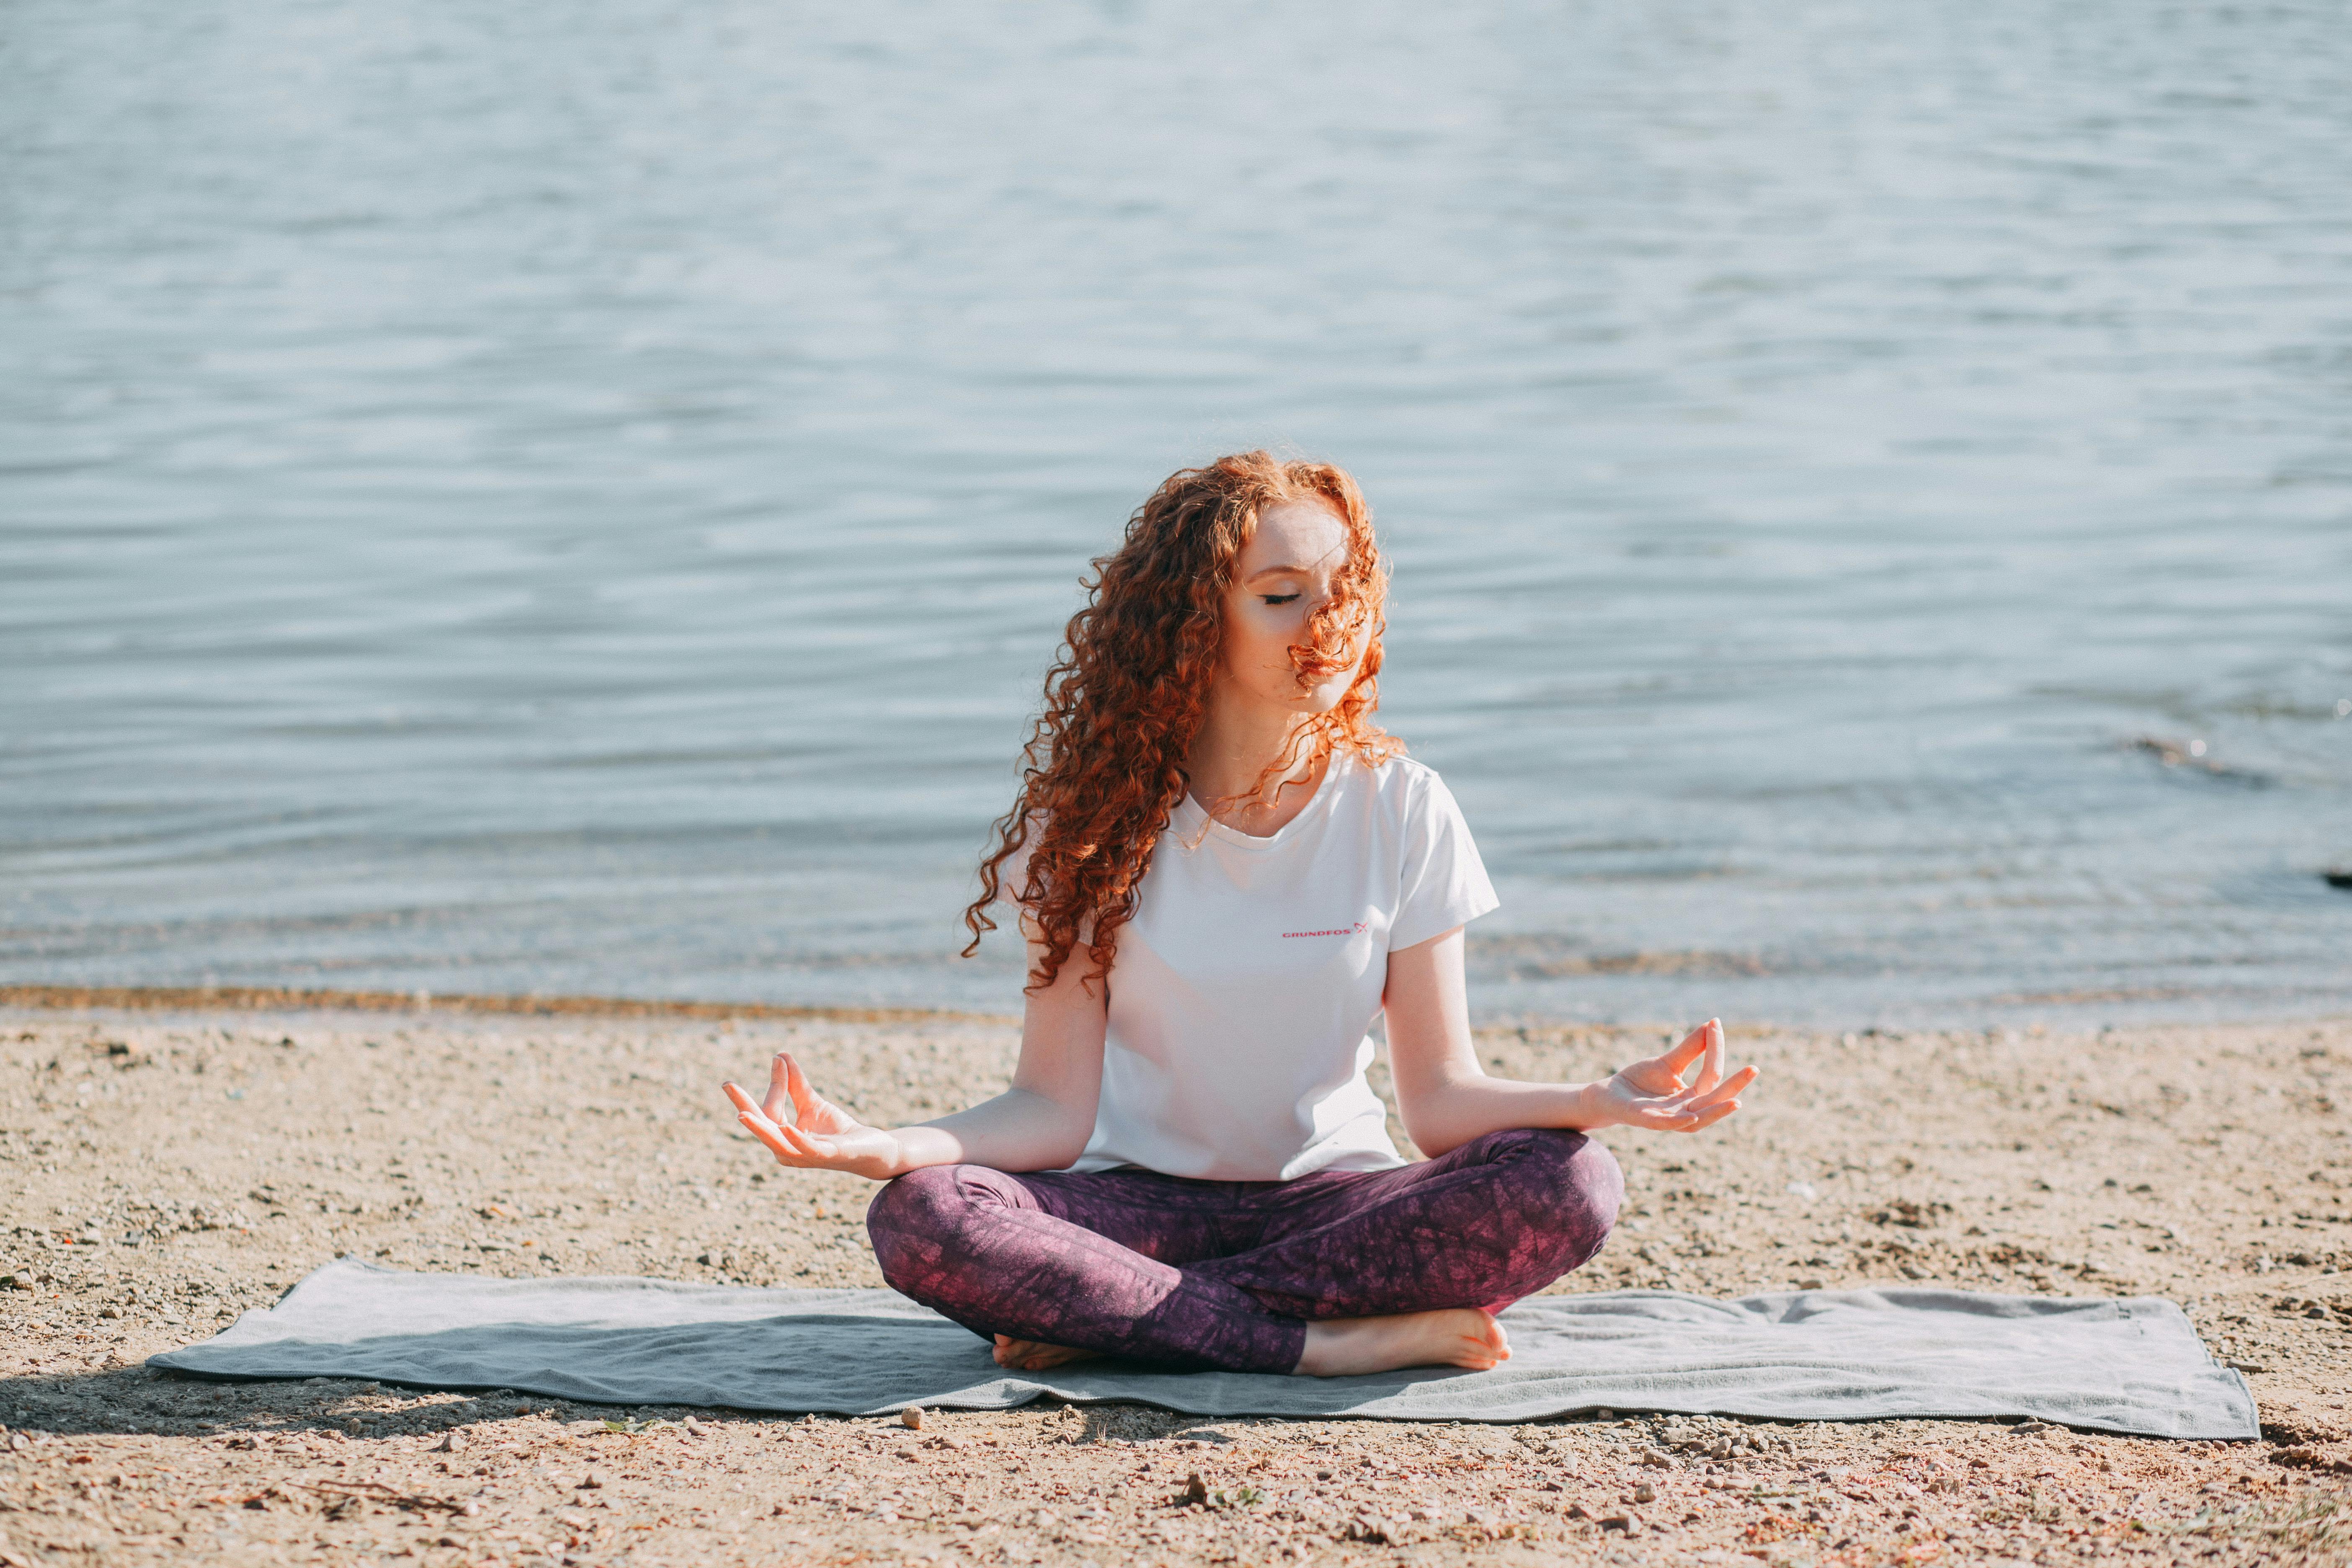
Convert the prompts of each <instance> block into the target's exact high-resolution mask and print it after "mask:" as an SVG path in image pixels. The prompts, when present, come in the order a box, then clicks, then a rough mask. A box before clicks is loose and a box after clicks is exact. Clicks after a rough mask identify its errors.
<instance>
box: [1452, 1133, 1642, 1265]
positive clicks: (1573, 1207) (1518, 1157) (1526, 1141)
mask: <svg viewBox="0 0 2352 1568" xmlns="http://www.w3.org/2000/svg"><path fill="white" fill-rule="evenodd" d="M1489 1139H1491V1140H1493V1141H1494V1142H1495V1147H1494V1148H1493V1149H1492V1151H1491V1152H1489V1153H1488V1158H1490V1159H1493V1160H1495V1161H1496V1162H1497V1163H1505V1164H1507V1165H1508V1166H1510V1167H1511V1168H1512V1170H1513V1173H1514V1175H1515V1176H1516V1177H1517V1179H1516V1180H1514V1181H1512V1182H1511V1183H1510V1185H1511V1187H1512V1188H1513V1190H1514V1193H1515V1195H1516V1196H1517V1200H1518V1204H1519V1205H1521V1207H1520V1217H1521V1218H1522V1219H1523V1220H1524V1221H1525V1222H1526V1223H1527V1224H1528V1226H1529V1227H1530V1228H1531V1229H1533V1230H1534V1231H1536V1232H1537V1233H1538V1234H1540V1235H1542V1236H1545V1237H1549V1239H1550V1240H1551V1241H1552V1243H1553V1245H1554V1247H1556V1248H1557V1251H1556V1253H1555V1256H1554V1258H1553V1259H1552V1261H1554V1262H1556V1263H1557V1265H1558V1273H1559V1274H1564V1273H1567V1272H1568V1271H1569V1270H1570V1269H1572V1268H1581V1267H1582V1266H1583V1265H1584V1264H1585V1263H1587V1262H1588V1261H1590V1260H1591V1258H1592V1257H1593V1256H1594V1255H1595V1254H1597V1253H1598V1252H1599V1251H1600V1250H1601V1244H1602V1243H1603V1242H1605V1241H1607V1240H1608V1239H1609V1232H1610V1231H1611V1229H1612V1227H1614V1226H1615V1225H1616V1223H1617V1211H1618V1209H1619V1207H1620V1206H1621V1205H1622V1204H1623V1203H1624V1201H1625V1173H1624V1172H1623V1171H1622V1170H1621V1169H1619V1167H1618V1164H1617V1157H1616V1156H1615V1155H1613V1154H1612V1153H1610V1152H1609V1151H1608V1149H1607V1148H1606V1147H1605V1146H1604V1145H1602V1144H1601V1143H1600V1142H1597V1141H1596V1140H1594V1139H1592V1138H1591V1137H1588V1136H1586V1135H1585V1134H1584V1133H1581V1132H1578V1131H1572V1130H1570V1129H1569V1128H1564V1127H1521V1128H1514V1129H1511V1130H1510V1131H1503V1132H1491V1133H1488V1134H1487V1135H1486V1138H1485V1139H1480V1140H1479V1141H1478V1142H1480V1143H1485V1142H1487V1141H1488V1140H1489ZM1474 1147H1475V1145H1474ZM1554 1277H1555V1278H1557V1274H1556V1275H1555V1276H1554Z"/></svg>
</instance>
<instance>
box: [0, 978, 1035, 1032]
mask: <svg viewBox="0 0 2352 1568" xmlns="http://www.w3.org/2000/svg"><path fill="white" fill-rule="evenodd" d="M11 1007H20V1008H25V1009H27V1010H40V1011H45V1012H46V1011H57V1012H126V1013H187V1012H229V1013H414V1014H430V1013H436V1012H439V1013H463V1014H473V1015H476V1016H488V1017H533V1018H707V1019H712V1020H719V1019H727V1018H750V1019H759V1020H763V1021H764V1020H772V1019H786V1018H804V1019H818V1020H823V1021H824V1022H828V1023H839V1024H916V1023H926V1022H953V1023H974V1024H1003V1023H1013V1022H1017V1020H1015V1019H1013V1018H1012V1017H1010V1016H1007V1015H1004V1014H1002V1013H972V1012H964V1011H961V1010H959V1009H956V1008H952V1007H828V1006H814V1005H812V1006H803V1005H794V1004H789V1003H781V1002H698V1001H683V1000H672V999H669V998H667V997H658V996H652V997H636V996H570V995H556V996H545V995H541V994H538V993H536V992H524V993H523V994H520V995H502V994H470V993H464V992H454V993H443V992H435V991H422V990H419V991H333V990H324V989H320V990H311V989H304V988H299V987H295V986H287V985H7V984H0V1010H5V1009H6V1008H11Z"/></svg>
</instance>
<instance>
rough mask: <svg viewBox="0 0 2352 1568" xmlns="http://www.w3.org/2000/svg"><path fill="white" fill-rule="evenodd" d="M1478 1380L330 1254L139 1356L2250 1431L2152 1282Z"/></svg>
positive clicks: (1841, 1315)
mask: <svg viewBox="0 0 2352 1568" xmlns="http://www.w3.org/2000/svg"><path fill="white" fill-rule="evenodd" d="M1503 1323H1504V1326H1505V1327H1506V1328H1507V1329H1508V1330H1509V1331H1510V1336H1511V1346H1512V1352H1513V1353H1512V1356H1511V1359H1510V1360H1509V1361H1508V1362H1507V1363H1504V1364H1503V1365H1502V1366H1500V1367H1498V1368H1496V1370H1494V1371H1492V1372H1478V1373H1472V1372H1459V1371H1449V1370H1446V1369H1444V1368H1422V1369H1419V1370H1416V1371H1412V1372H1393V1373H1381V1374H1379V1375H1377V1376H1372V1377H1333V1378H1313V1377H1281V1376H1276V1375H1273V1374H1269V1373H1227V1372H1191V1373H1179V1372H1155V1371H1151V1370H1150V1369H1148V1368H1144V1367H1139V1366H1136V1365H1134V1364H1131V1363H1118V1362H1109V1361H1096V1362H1080V1363H1075V1364H1072V1365H1069V1366H1065V1367H1060V1368H1057V1369H1055V1371H1053V1372H1050V1373H1039V1374H1035V1375H1030V1374H1014V1373H1006V1372H1005V1371H1003V1369H1002V1368H1000V1367H998V1366H997V1365H996V1364H995V1363H993V1362H992V1361H991V1360H990V1359H989V1354H988V1347H987V1346H986V1345H985V1344H984V1343H983V1342H982V1341H981V1340H980V1339H979V1338H977V1337H976V1336H975V1335H973V1334H971V1333H970V1332H968V1331H965V1330H963V1329H961V1328H958V1327H957V1326H956V1325H955V1324H953V1323H950V1322H949V1321H947V1320H945V1319H943V1318H940V1317H939V1316H937V1315H936V1314H934V1313H932V1312H930V1311H929V1310H925V1309H923V1308H921V1307H918V1306H916V1305H915V1304H914V1303H912V1302H910V1301H908V1300H906V1299H905V1298H903V1297H900V1296H898V1295H894V1294H893V1293H891V1292H890V1291H887V1290H780V1289H740V1288H735V1287H729V1286H714V1285H680V1284H675V1283H672V1282H670V1281H668V1280H662V1279H485V1278H482V1277H479V1276H475V1275H462V1274H460V1275H449V1274H407V1273H403V1272H401V1271H399V1270H396V1269H390V1268H377V1267H375V1266H373V1265H372V1264H365V1263H357V1262H341V1263H332V1264H329V1265H328V1266H327V1267H326V1268H321V1269H320V1270H319V1271H318V1272H316V1273H314V1274H312V1275H311V1276H310V1278H308V1279H304V1280H303V1281H302V1282H301V1283H300V1284H299V1285H298V1286H296V1287H295V1288H294V1289H292V1290H291V1291H289V1293H288V1294H287V1296H286V1298H285V1299H284V1300H281V1301H280V1302H278V1305H277V1306H276V1307H274V1308H271V1309H269V1310H265V1311H254V1312H247V1313H246V1314H245V1315H244V1316H243V1317H241V1318H239V1319H238V1320H237V1321H236V1325H235V1326H234V1327H232V1328H231V1329H229V1330H228V1331H227V1332H226V1333H224V1334H221V1335H220V1336H219V1337H217V1338H215V1339H212V1340H207V1341H205V1342H204V1343H202V1344H198V1345H191V1346H189V1347H188V1348H187V1349H185V1350H178V1351H167V1352H164V1353H163V1354H162V1355H159V1356H155V1357H153V1358H152V1360H151V1362H150V1363H149V1364H151V1365H153V1366H159V1367H170V1368H174V1369H176V1370H179V1371H182V1372H191V1373H200V1374H202V1375H204V1376H207V1377H226V1378H269V1377H350V1378H372V1379H374V1380H377V1381H379V1382H383V1383H394V1384H409V1385H411V1386H414V1387H421V1388H510V1389H515V1390H517V1391H520V1392H523V1393H530V1394H549V1395H552V1396H555V1397H558V1398H564V1399H581V1400H591V1401H595V1402H598V1403H601V1404H608V1405H719V1406H730V1407H732V1408H735V1409H738V1410H774V1411H793V1412H801V1411H811V1410H817V1411H825V1412H830V1413H834V1414H838V1415H880V1414H884V1413H887V1412H889V1411H893V1410H897V1409H898V1408H900V1407H902V1406H904V1405H933V1406H940V1405H945V1406H950V1407H961V1408H964V1409H975V1410H1001V1409H1004V1408H1006V1407H1008V1406H1011V1405H1023V1404H1026V1403H1027V1402H1028V1401H1030V1400H1032V1399H1035V1398H1036V1397H1038V1396H1039V1395H1040V1394H1053V1395H1055V1396H1056V1397H1058V1398H1062V1399H1067V1400H1074V1401H1078V1402H1082V1403H1090V1402H1096V1401H1103V1400H1129V1401H1133V1402H1136V1403H1139V1404H1145V1405H1160V1406H1163V1407H1165V1408H1168V1409H1171V1410H1178V1411H1182V1412H1184V1413H1186V1414H1188V1415H1294V1416H1351V1417H1377V1418H1383V1419H1390V1420H1405V1421H1533V1420H1540V1419H1542V1418H1544V1417H1546V1416H1552V1415H1568V1414H1570V1413H1572V1412H1576V1411H1585V1410H1596V1409H1602V1408H1607V1409H1615V1410H1672V1411H1683V1412H1687V1413H1690V1414H1693V1415H1697V1414H1703V1413H1704V1414H1714V1415H1748V1416H1760V1417H1765V1418H1769V1419H1776V1420H1784V1421H1857V1420H1866V1419H1870V1418H1874V1417H1880V1416H1957V1417H1968V1416H2004V1415H2006V1416H2038V1417H2040V1418H2042V1420H2045V1421H2053V1422H2059V1423H2063V1425H2066V1426H2081V1427H2089V1428H2095V1429H2097V1430H2100V1431H2106V1432H2128V1433H2133V1434H2136V1435H2138V1436H2150V1437H2252V1436H2257V1434H2258V1426H2257V1423H2256V1419H2255V1415H2254V1401H2253V1395H2252V1393H2251V1392H2250V1391H2249V1390H2248V1388H2247V1387H2246V1381H2245V1379H2244V1378H2242V1377H2241V1376H2239V1375H2238V1373H2235V1372H2232V1371H2229V1370H2227V1369H2225V1368H2223V1367H2220V1366H2217V1365H2215V1364H2214V1363H2213V1361H2212V1358H2211V1357H2210V1356H2208V1355H2207V1354H2206V1353H2205V1347H2204V1346H2203V1345H2202V1344H2201V1343H2200V1342H2199V1341H2198V1338H2197V1331H2196V1330H2195V1329H2193V1328H2191V1327H2190V1326H2189V1320H2188V1318H2187V1317H2186V1316H2185V1315H2184V1314H2183V1313H2182V1312H2181V1310H2180V1309H2179V1308H2178V1307H2176V1306H2174V1305H2173V1304H2172V1303H2171V1302H2169V1301H2166V1300H2158V1299H2157V1298H2155V1297H2147V1296H2141V1297H2134V1298H2131V1299H2129V1300H2101V1299H2088V1300H2065V1299H2061V1298H2056V1297H2048V1296H1991V1295H1984V1294H1980V1293H1979V1292H1976V1291H1970V1290H1938V1289H1892V1288H1890V1289H1875V1290H1797V1291H1784V1292H1774V1293H1771V1294H1767V1295H1761V1296H1744V1297H1741V1298H1740V1299H1739V1300H1736V1301H1718V1300H1709V1299H1707V1298H1706V1297H1701V1296H1685V1295H1680V1294H1677V1293H1675V1292H1673V1291H1668V1290H1611V1291H1606V1292H1603V1293H1600V1294H1595V1295H1589V1296H1537V1297H1532V1298H1530V1299H1528V1300H1524V1301H1521V1302H1519V1303H1518V1304H1517V1305H1516V1306H1514V1307H1512V1308H1511V1309H1509V1310H1507V1311H1506V1312H1505V1313H1504V1314H1503Z"/></svg>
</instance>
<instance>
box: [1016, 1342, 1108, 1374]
mask: <svg viewBox="0 0 2352 1568" xmlns="http://www.w3.org/2000/svg"><path fill="white" fill-rule="evenodd" d="M991 1353H992V1354H993V1355H994V1356H995V1357H996V1364H997V1365H999V1366H1003V1367H1010V1368H1012V1369H1013V1371H1014V1372H1044V1371H1045V1370H1046V1369H1047V1368H1049V1367H1056V1366H1065V1365H1067V1364H1068V1363H1071V1362H1074V1361H1092V1360H1093V1359H1094V1358H1095V1357H1097V1356H1098V1355H1100V1354H1102V1352H1100V1351H1078V1350H1072V1349H1071V1348H1070V1347H1069V1346H1067V1345H1041V1344H1039V1343H1038V1342H1036V1341H1034V1340H1015V1339H1008V1338H1006V1337H1005V1336H1004V1335H1003V1334H999V1335H997V1336H996V1349H995V1350H994V1351H993V1352H991Z"/></svg>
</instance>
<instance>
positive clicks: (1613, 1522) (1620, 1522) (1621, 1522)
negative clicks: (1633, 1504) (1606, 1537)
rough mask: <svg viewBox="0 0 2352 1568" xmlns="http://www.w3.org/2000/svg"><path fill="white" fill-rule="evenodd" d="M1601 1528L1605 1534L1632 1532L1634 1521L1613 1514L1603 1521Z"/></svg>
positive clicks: (1623, 1515)
mask: <svg viewBox="0 0 2352 1568" xmlns="http://www.w3.org/2000/svg"><path fill="white" fill-rule="evenodd" d="M1632 1529H1633V1520H1632V1518H1631V1517H1629V1516H1628V1515H1625V1514H1622V1513H1612V1514H1611V1515H1610V1516H1609V1517H1608V1518H1607V1519H1604V1520H1602V1521H1601V1530H1602V1531H1604V1532H1605V1531H1612V1530H1627V1531H1630V1530H1632Z"/></svg>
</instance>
